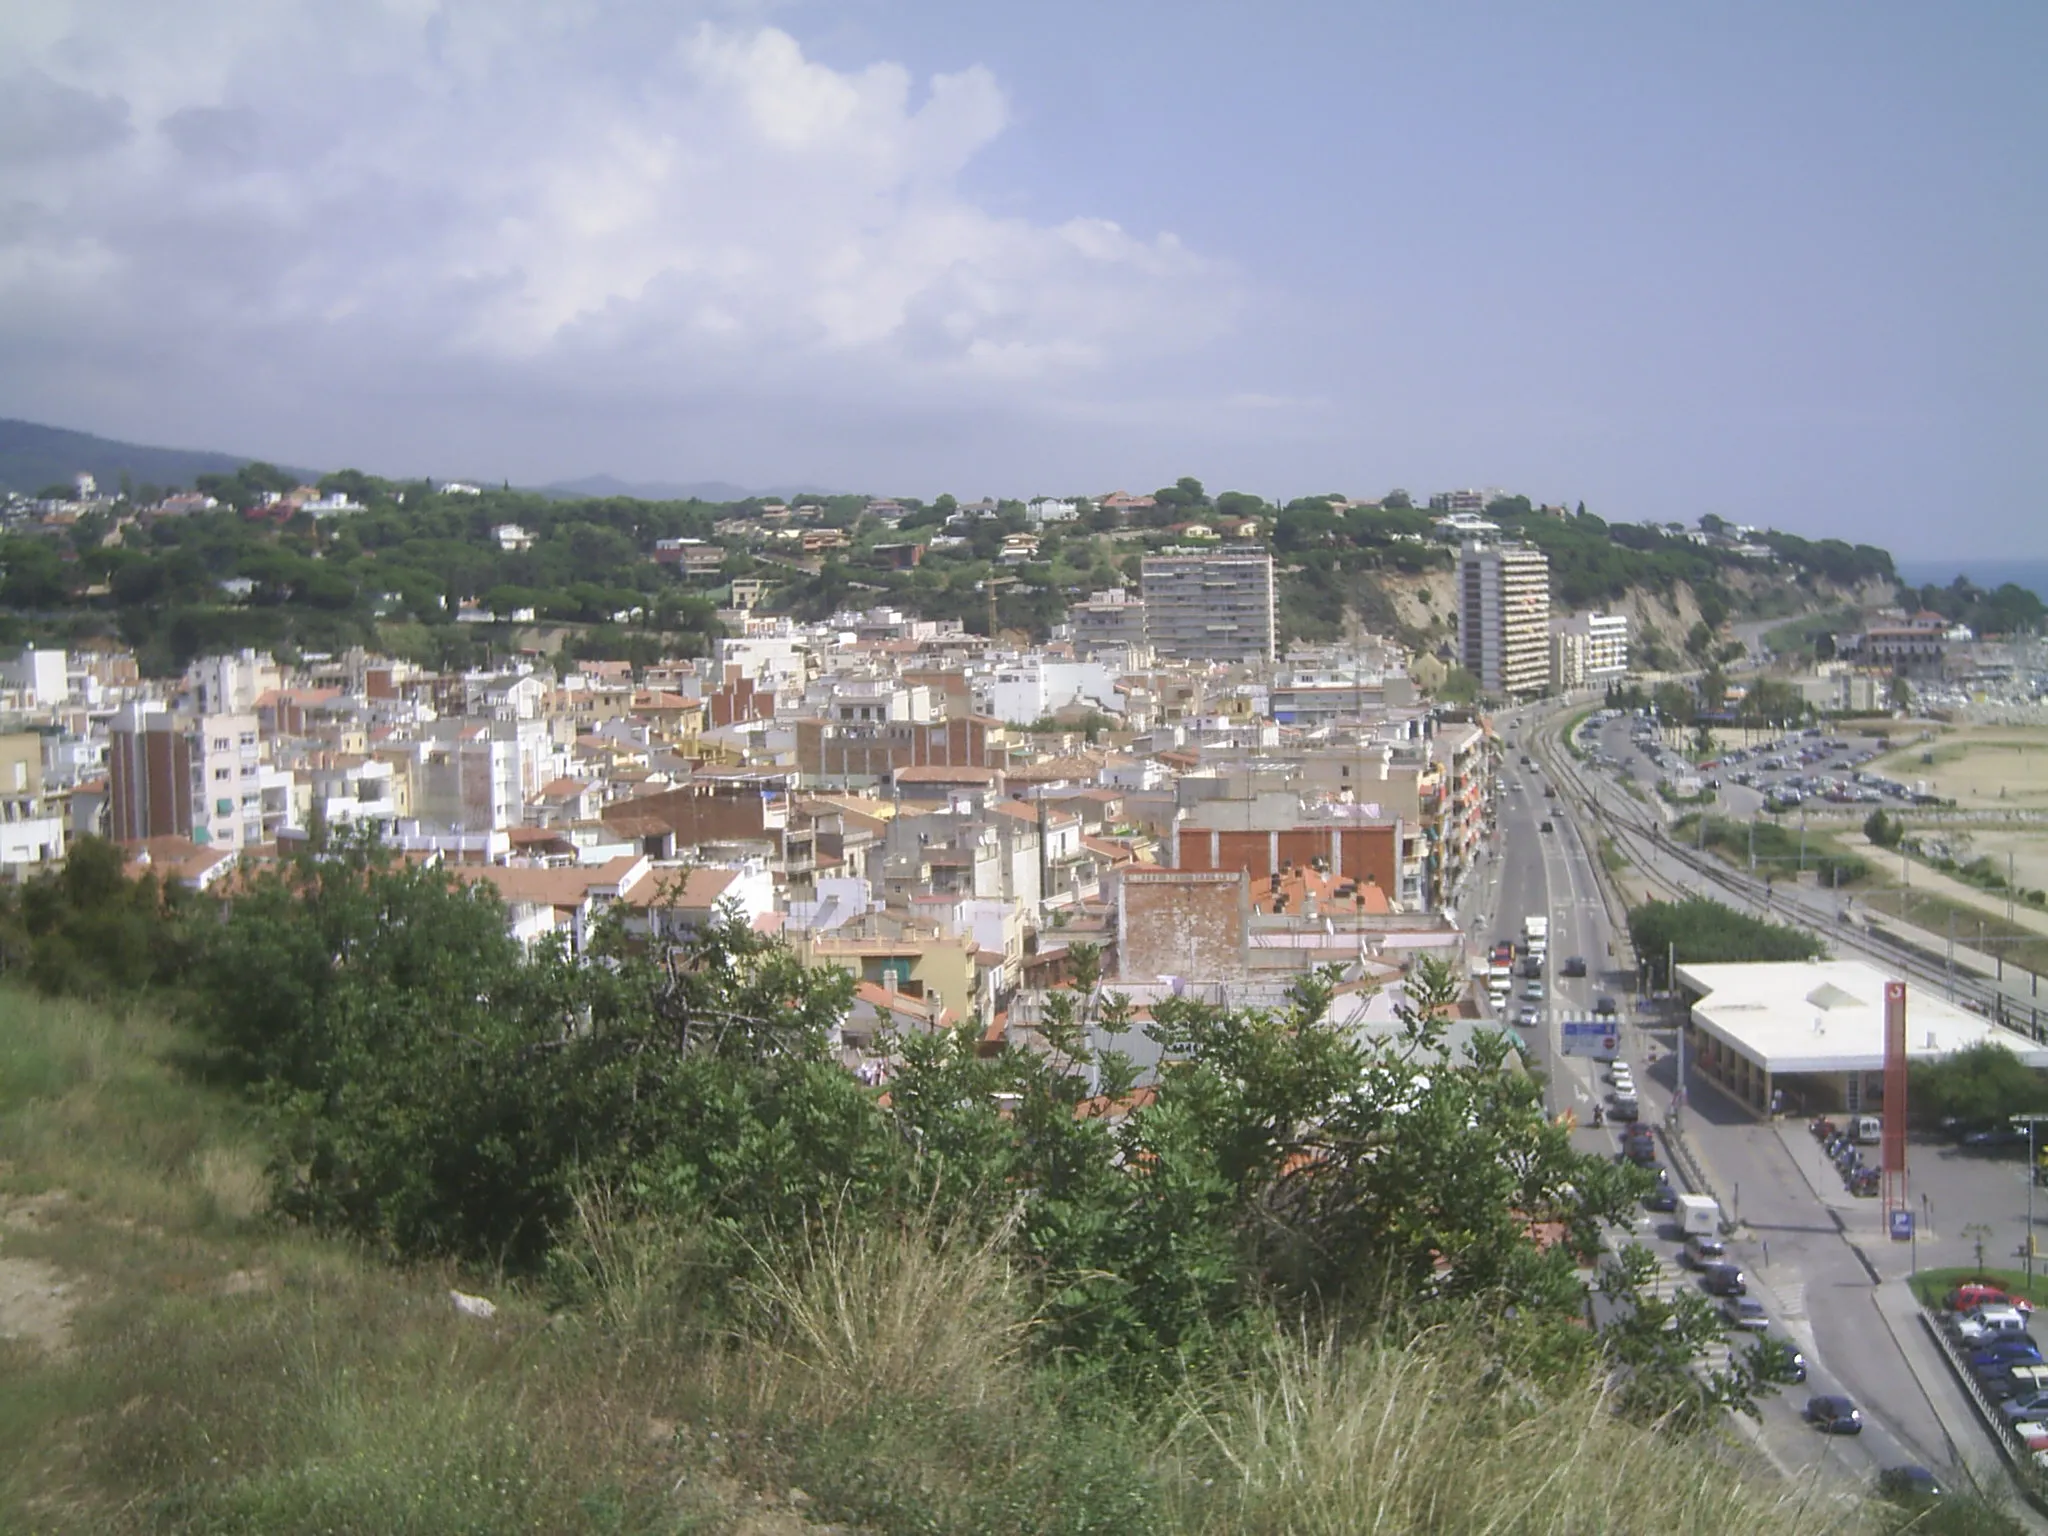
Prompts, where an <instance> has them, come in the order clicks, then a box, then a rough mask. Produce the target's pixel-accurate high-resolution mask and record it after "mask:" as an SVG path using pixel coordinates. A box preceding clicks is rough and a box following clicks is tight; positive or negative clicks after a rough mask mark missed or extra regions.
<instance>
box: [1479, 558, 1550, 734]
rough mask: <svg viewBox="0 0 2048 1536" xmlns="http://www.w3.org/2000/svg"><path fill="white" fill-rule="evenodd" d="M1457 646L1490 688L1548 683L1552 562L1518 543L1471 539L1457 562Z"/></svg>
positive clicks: (1539, 687)
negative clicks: (1486, 541)
mask: <svg viewBox="0 0 2048 1536" xmlns="http://www.w3.org/2000/svg"><path fill="white" fill-rule="evenodd" d="M1458 649H1459V657H1460V660H1462V661H1463V662H1464V665H1465V670H1466V671H1468V672H1470V673H1471V674H1472V675H1473V676H1474V677H1476V678H1478V679H1479V686H1480V687H1482V688H1484V689H1485V690H1486V691H1487V692H1488V693H1491V694H1496V695H1499V696H1501V697H1504V698H1515V697H1518V696H1526V695H1529V694H1537V693H1541V692H1542V691H1543V690H1544V689H1545V688H1546V687H1547V686H1548V685H1549V683H1550V561H1549V560H1548V559H1547V558H1546V557H1545V556H1544V555H1543V554H1542V552H1541V551H1539V550H1535V549H1530V548H1528V547H1527V546H1525V545H1518V544H1477V543H1472V544H1467V545H1466V546H1465V548H1464V552H1463V554H1462V556H1461V557H1460V559H1459V561H1458Z"/></svg>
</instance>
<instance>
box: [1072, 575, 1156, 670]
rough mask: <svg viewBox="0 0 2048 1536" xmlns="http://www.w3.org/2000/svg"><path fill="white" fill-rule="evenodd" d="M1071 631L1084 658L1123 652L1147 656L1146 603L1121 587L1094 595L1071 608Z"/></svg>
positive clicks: (1076, 648) (1076, 650) (1077, 650)
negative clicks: (1099, 653)
mask: <svg viewBox="0 0 2048 1536" xmlns="http://www.w3.org/2000/svg"><path fill="white" fill-rule="evenodd" d="M1067 628H1068V631H1069V633H1070V634H1071V635H1072V636H1073V641H1074V650H1075V652H1076V653H1077V654H1079V655H1081V656H1092V655H1094V654H1095V653H1096V652H1097V651H1123V652H1125V653H1127V654H1129V655H1132V656H1142V655H1144V654H1145V653H1146V649H1147V640H1146V632H1145V603H1144V600H1143V599H1142V598H1139V597H1134V596H1133V595H1131V594H1130V593H1128V592H1126V591H1124V590H1123V589H1122V588H1121V587H1112V588H1111V589H1109V590H1108V591H1106V592H1096V593H1093V594H1091V595H1090V597H1089V598H1088V600H1087V601H1086V602H1083V603H1075V604H1074V605H1073V606H1072V607H1070V608H1068V609H1067Z"/></svg>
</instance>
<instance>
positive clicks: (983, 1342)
mask: <svg viewBox="0 0 2048 1536" xmlns="http://www.w3.org/2000/svg"><path fill="white" fill-rule="evenodd" d="M1006 1235H1007V1234H1006V1233H1002V1232H998V1233H995V1234H993V1235H991V1236H988V1237H986V1238H982V1239H979V1240H977V1239H975V1238H974V1237H972V1236H970V1235H968V1234H966V1233H964V1232H962V1231H960V1230H959V1229H957V1228H949V1227H944V1226H940V1225H936V1224H934V1223H931V1222H918V1223H912V1224H909V1225H906V1226H904V1227H901V1228H897V1229H894V1230H887V1231H881V1232H876V1231H868V1230H860V1231H849V1230H848V1229H847V1228H846V1227H845V1226H844V1225H842V1224H839V1223H836V1222H835V1223H834V1224H832V1225H831V1226H828V1227H827V1228H826V1229H825V1230H824V1231H823V1232H821V1233H819V1234H817V1235H816V1236H813V1237H811V1238H809V1239H808V1240H807V1241H806V1242H805V1243H804V1244H803V1245H802V1246H800V1247H798V1248H797V1249H795V1250H793V1251H792V1252H790V1253H789V1254H787V1255H784V1256H781V1258H780V1259H779V1260H778V1261H775V1262H769V1263H766V1264H764V1265H762V1274H763V1278H762V1279H760V1280H759V1281H756V1282H754V1283H753V1284H752V1285H751V1286H750V1287H749V1292H750V1296H751V1299H752V1301H753V1303H754V1307H753V1312H754V1314H755V1315H754V1318H753V1320H752V1321H753V1328H752V1331H753V1333H754V1335H755V1337H757V1338H760V1339H765V1340H767V1341H768V1342H769V1345H770V1347H771V1348H772V1349H773V1350H774V1352H775V1354H776V1356H777V1357H778V1360H779V1364H780V1366H781V1368H780V1369H777V1370H773V1371H770V1372H767V1373H765V1374H764V1377H763V1379H764V1380H765V1381H767V1382H770V1383H772V1384H773V1386H774V1389H775V1390H774V1393H773V1394H772V1395H771V1396H770V1397H769V1398H768V1399H767V1401H768V1402H769V1403H771V1404H772V1406H773V1408H774V1409H775V1410H777V1411H780V1412H783V1413H794V1414H797V1415H800V1416H802V1417H804V1418H806V1419H809V1420H811V1421H812V1422H815V1423H818V1424H821V1425H830V1424H834V1423H837V1422H838V1421H839V1420H841V1419H844V1418H846V1417H848V1416H849V1415H857V1414H861V1413H864V1412H866V1411H867V1410H868V1409H869V1408H870V1407H871V1405H873V1404H875V1403H877V1402H907V1401H920V1402H926V1403H933V1404H937V1405H939V1406H941V1407H943V1408H945V1409H947V1410H948V1411H953V1412H979V1411H982V1410H986V1409H989V1408H991V1407H994V1406H997V1405H998V1404H1000V1403H1004V1402H1009V1401H1014V1400H1015V1399H1016V1398H1017V1396H1018V1391H1017V1389H1018V1385H1019V1381H1020V1377H1021V1374H1022V1373H1021V1371H1020V1368H1019V1361H1020V1357H1021V1353H1022V1349H1023V1344H1024V1340H1025V1335H1026V1332H1027V1330H1028V1328H1029V1318H1028V1317H1027V1316H1026V1314H1025V1310H1024V1300H1023V1293H1022V1290H1021V1287H1019V1285H1018V1284H1017V1282H1016V1277H1015V1275H1014V1274H1013V1273H1012V1271H1011V1269H1010V1266H1009V1264H1008V1263H1007V1262H1006V1261H1005V1260H1004V1258H1003V1256H1002V1253H1001V1245H1002V1241H1003V1238H1004V1237H1005V1236H1006ZM792 1389H794V1396H793V1397H792V1396H790V1395H789V1394H790V1393H791V1390H792Z"/></svg>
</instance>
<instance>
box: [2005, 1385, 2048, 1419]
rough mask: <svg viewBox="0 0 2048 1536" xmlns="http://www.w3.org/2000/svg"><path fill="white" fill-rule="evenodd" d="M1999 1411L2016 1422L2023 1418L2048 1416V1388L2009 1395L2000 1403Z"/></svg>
mask: <svg viewBox="0 0 2048 1536" xmlns="http://www.w3.org/2000/svg"><path fill="white" fill-rule="evenodd" d="M1998 1411H1999V1412H2000V1413H2002V1414H2004V1415H2005V1416H2006V1418H2008V1419H2010V1420H2011V1421H2012V1422H2013V1423H2015V1424H2017V1423H2018V1422H2019V1421H2020V1420H2022V1419H2039V1418H2048V1389H2044V1390H2042V1391H2039V1392H2022V1393H2020V1395H2019V1396H2017V1397H2009V1398H2007V1399H2006V1400H2005V1401H2004V1402H2002V1403H2000V1404H1999V1405H1998Z"/></svg>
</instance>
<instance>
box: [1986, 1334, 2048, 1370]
mask: <svg viewBox="0 0 2048 1536" xmlns="http://www.w3.org/2000/svg"><path fill="white" fill-rule="evenodd" d="M1977 1342H1978V1343H1979V1344H1981V1345H1982V1346H1983V1347H1982V1348H1981V1349H1973V1350H1971V1351H1970V1364H1971V1365H1973V1366H1977V1367H1979V1368H1983V1369H1990V1370H1997V1369H1999V1368H2000V1367H2003V1366H2008V1365H2021V1364H2026V1365H2039V1364H2040V1363H2041V1351H2040V1349H2039V1348H2038V1347H2037V1346H2036V1345H2035V1343H2034V1341H2033V1340H2032V1339H2030V1338H2028V1337H2027V1336H2026V1335H2025V1334H2023V1333H2009V1334H2006V1335H2005V1336H2004V1337H2002V1338H1996V1339H1989V1340H1986V1339H1979V1340H1978V1341H1977Z"/></svg>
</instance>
